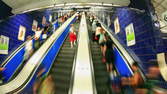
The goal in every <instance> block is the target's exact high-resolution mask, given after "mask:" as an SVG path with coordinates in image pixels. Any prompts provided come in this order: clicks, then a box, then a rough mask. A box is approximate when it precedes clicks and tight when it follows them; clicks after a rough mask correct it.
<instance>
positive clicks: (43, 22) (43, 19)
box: [42, 16, 46, 25]
mask: <svg viewBox="0 0 167 94" xmlns="http://www.w3.org/2000/svg"><path fill="white" fill-rule="evenodd" d="M42 24H43V25H45V24H46V17H45V16H43V18H42Z"/></svg>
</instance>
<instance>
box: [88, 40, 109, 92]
mask: <svg viewBox="0 0 167 94" xmlns="http://www.w3.org/2000/svg"><path fill="white" fill-rule="evenodd" d="M90 43H91V53H92V60H93V66H94V74H95V83H96V89H97V94H109V88H108V73H107V69H106V65H105V64H104V63H102V54H101V50H100V47H99V45H98V44H97V43H93V42H90Z"/></svg>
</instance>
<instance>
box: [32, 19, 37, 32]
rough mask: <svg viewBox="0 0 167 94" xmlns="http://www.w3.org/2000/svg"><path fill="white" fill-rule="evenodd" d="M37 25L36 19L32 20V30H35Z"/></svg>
mask: <svg viewBox="0 0 167 94" xmlns="http://www.w3.org/2000/svg"><path fill="white" fill-rule="evenodd" d="M37 27H38V22H37V21H36V20H33V23H32V31H36V30H37Z"/></svg>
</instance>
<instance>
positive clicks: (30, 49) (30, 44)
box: [24, 36, 33, 60]
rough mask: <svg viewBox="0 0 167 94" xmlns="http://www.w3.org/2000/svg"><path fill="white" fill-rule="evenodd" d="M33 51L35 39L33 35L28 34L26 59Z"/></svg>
mask: <svg viewBox="0 0 167 94" xmlns="http://www.w3.org/2000/svg"><path fill="white" fill-rule="evenodd" d="M32 53H33V41H32V37H31V36H27V41H26V44H25V54H24V60H27V59H28V58H29V57H30V56H31V55H32Z"/></svg>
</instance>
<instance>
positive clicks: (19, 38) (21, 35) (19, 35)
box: [18, 25, 26, 41]
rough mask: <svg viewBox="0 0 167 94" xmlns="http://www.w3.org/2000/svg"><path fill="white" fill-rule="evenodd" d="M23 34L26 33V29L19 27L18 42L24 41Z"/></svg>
mask: <svg viewBox="0 0 167 94" xmlns="http://www.w3.org/2000/svg"><path fill="white" fill-rule="evenodd" d="M25 32H26V27H24V26H22V25H20V28H19V34H18V40H22V41H24V39H25Z"/></svg>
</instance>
